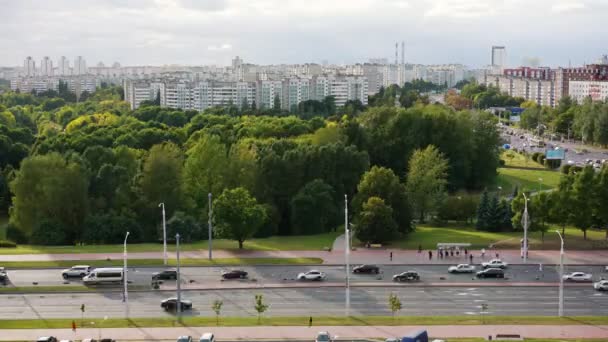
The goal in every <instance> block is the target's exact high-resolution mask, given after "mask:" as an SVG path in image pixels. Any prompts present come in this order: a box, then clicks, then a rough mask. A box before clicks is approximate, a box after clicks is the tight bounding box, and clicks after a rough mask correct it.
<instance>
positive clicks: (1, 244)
mask: <svg viewBox="0 0 608 342" xmlns="http://www.w3.org/2000/svg"><path fill="white" fill-rule="evenodd" d="M16 247H17V244H16V243H14V242H13V241H7V240H0V248H16Z"/></svg>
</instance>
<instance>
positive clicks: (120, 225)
mask: <svg viewBox="0 0 608 342" xmlns="http://www.w3.org/2000/svg"><path fill="white" fill-rule="evenodd" d="M126 232H129V241H130V242H141V240H142V236H141V235H142V234H141V226H140V225H139V223H138V222H137V221H136V220H135V219H134V218H133V217H132V216H130V215H128V213H127V214H125V213H122V214H117V213H115V212H110V213H107V214H101V215H90V216H88V217H87V218H86V220H85V228H84V234H83V237H82V240H83V242H86V243H100V244H111V243H122V242H123V241H124V239H125V233H126Z"/></svg>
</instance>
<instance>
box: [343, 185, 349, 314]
mask: <svg viewBox="0 0 608 342" xmlns="http://www.w3.org/2000/svg"><path fill="white" fill-rule="evenodd" d="M349 236H350V230H349V229H348V195H344V244H345V247H346V248H344V263H345V266H346V267H345V269H346V316H347V317H348V316H350V237H349Z"/></svg>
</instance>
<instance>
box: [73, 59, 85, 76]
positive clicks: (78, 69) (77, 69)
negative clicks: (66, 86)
mask: <svg viewBox="0 0 608 342" xmlns="http://www.w3.org/2000/svg"><path fill="white" fill-rule="evenodd" d="M72 74H74V75H86V74H87V62H86V61H85V60H84V58H82V56H78V57H76V58H75V59H74V69H73V70H72Z"/></svg>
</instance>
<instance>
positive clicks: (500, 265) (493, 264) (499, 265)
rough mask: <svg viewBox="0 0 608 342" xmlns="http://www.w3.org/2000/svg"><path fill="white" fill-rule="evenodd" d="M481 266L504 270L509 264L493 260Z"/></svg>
mask: <svg viewBox="0 0 608 342" xmlns="http://www.w3.org/2000/svg"><path fill="white" fill-rule="evenodd" d="M481 266H483V268H502V269H505V268H507V266H508V265H507V263H506V262H504V261H502V260H500V259H492V260H490V261H488V262H484V263H482V264H481Z"/></svg>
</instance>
